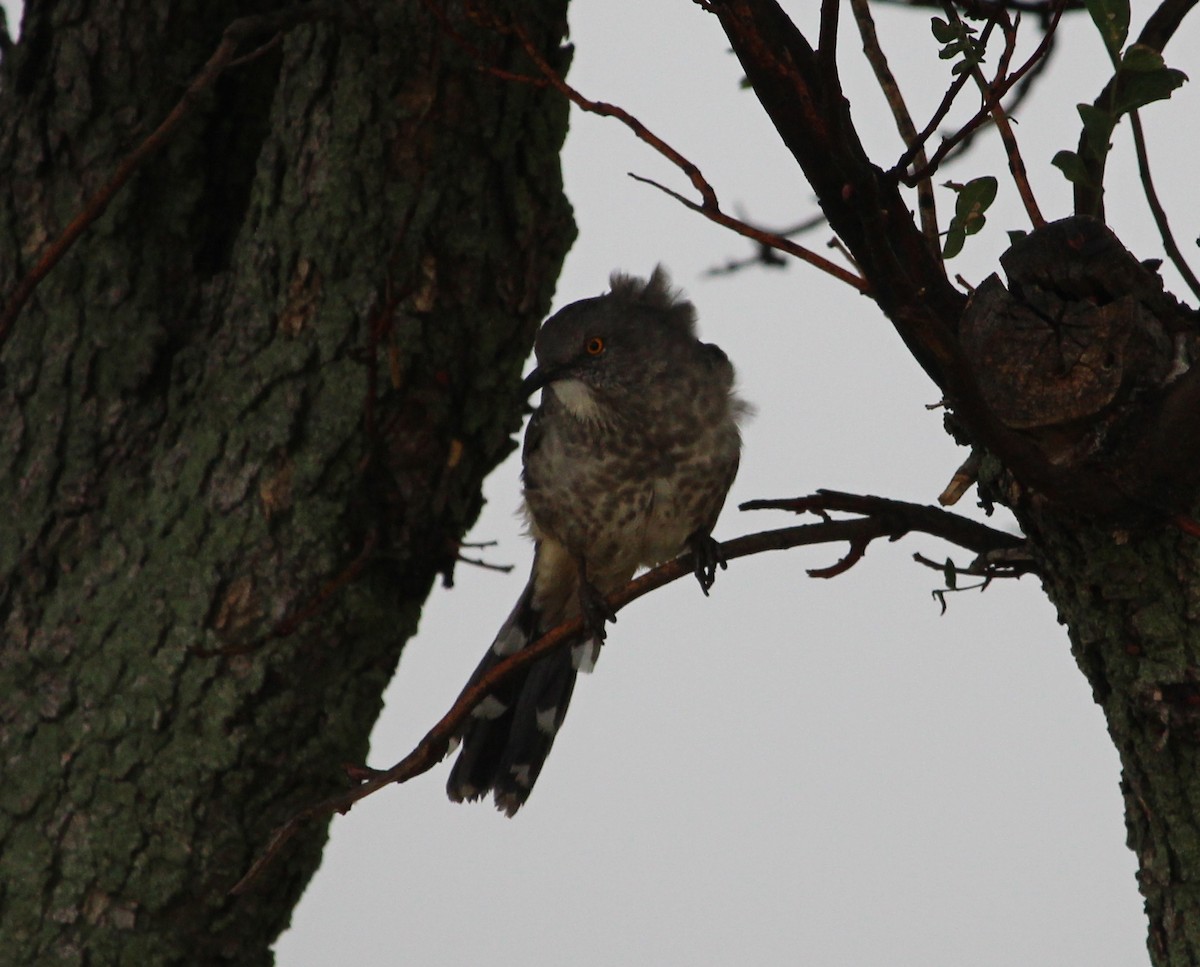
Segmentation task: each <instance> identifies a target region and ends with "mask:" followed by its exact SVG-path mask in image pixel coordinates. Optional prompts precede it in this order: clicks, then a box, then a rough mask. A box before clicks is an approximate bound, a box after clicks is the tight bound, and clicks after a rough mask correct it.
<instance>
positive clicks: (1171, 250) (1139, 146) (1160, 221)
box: [1129, 111, 1200, 298]
mask: <svg viewBox="0 0 1200 967" xmlns="http://www.w3.org/2000/svg"><path fill="white" fill-rule="evenodd" d="M1129 123H1130V126H1131V127H1132V128H1133V147H1134V152H1135V153H1136V154H1137V164H1138V175H1139V176H1140V177H1141V179H1142V188H1143V190H1144V191H1145V192H1146V203H1147V204H1148V205H1149V206H1150V212H1151V214H1153V215H1154V224H1155V225H1157V226H1158V234H1159V236H1160V237H1161V238H1162V243H1163V250H1164V251H1165V252H1166V253H1167V258H1169V259H1170V260H1171V264H1172V265H1174V266H1175V268H1176V270H1177V271H1178V272H1179V274H1180V275H1181V276H1182V277H1183V281H1184V282H1185V283H1187V287H1188V288H1189V289H1191V290H1192V294H1193V295H1194V296H1196V297H1197V298H1200V281H1197V279H1196V276H1195V274H1194V273H1193V272H1192V269H1191V266H1189V265H1188V264H1187V260H1186V259H1184V257H1183V253H1182V252H1181V251H1180V250H1179V246H1178V245H1177V244H1176V243H1175V236H1174V235H1173V234H1171V225H1170V223H1169V222H1168V221H1167V213H1166V211H1165V210H1164V209H1163V206H1162V202H1160V201H1159V200H1158V192H1157V191H1156V190H1155V188H1154V181H1153V179H1152V178H1151V177H1150V155H1149V153H1148V152H1147V151H1146V134H1145V132H1144V131H1143V130H1142V119H1141V117H1140V116H1139V115H1138V112H1137V111H1130V112H1129Z"/></svg>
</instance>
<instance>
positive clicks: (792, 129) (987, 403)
mask: <svg viewBox="0 0 1200 967" xmlns="http://www.w3.org/2000/svg"><path fill="white" fill-rule="evenodd" d="M1191 6H1192V4H1191V3H1189V2H1184V3H1164V4H1163V5H1162V6H1161V7H1160V8H1159V12H1158V13H1156V14H1155V15H1154V16H1153V17H1151V18H1150V22H1149V23H1148V25H1147V27H1146V28H1145V30H1144V31H1143V34H1142V36H1141V37H1140V38H1139V39H1140V42H1141V43H1143V44H1148V45H1150V46H1151V47H1152V48H1153V49H1156V50H1161V49H1162V47H1163V46H1164V45H1165V43H1166V42H1167V40H1168V39H1169V38H1170V37H1171V36H1172V34H1173V32H1174V29H1175V27H1177V26H1178V24H1179V21H1181V20H1182V18H1183V16H1184V15H1185V14H1186V13H1187V11H1188V10H1190V9H1191ZM713 9H714V11H715V12H716V14H717V16H718V17H719V18H720V20H721V24H722V26H723V27H724V29H725V32H726V34H727V35H728V37H729V39H730V42H731V44H732V46H733V49H734V52H735V53H736V54H737V56H738V57H739V59H740V61H741V63H742V66H743V67H744V68H745V70H746V75H747V79H748V81H749V82H750V84H751V86H752V87H753V88H754V91H755V93H756V94H757V96H758V98H759V100H760V102H761V103H762V105H763V107H764V109H765V110H766V111H767V113H768V115H770V117H771V120H772V122H773V123H774V125H775V127H776V130H777V131H778V132H779V134H780V137H781V139H782V140H783V141H784V143H785V144H787V146H788V147H789V149H790V150H791V151H792V153H793V155H794V156H795V158H796V160H797V163H798V164H799V165H800V167H801V168H802V169H803V170H804V173H805V176H806V177H807V179H808V181H809V183H810V184H812V186H813V188H814V190H815V191H816V192H817V194H818V198H819V200H820V203H821V207H822V209H823V211H824V213H825V215H826V217H827V218H828V219H829V223H830V225H831V226H832V228H833V229H834V230H835V232H836V233H837V234H838V236H839V237H840V238H841V239H842V240H843V241H844V242H845V244H846V246H847V248H848V249H849V250H850V252H851V253H852V255H853V256H854V259H855V262H856V264H857V266H858V267H859V268H860V269H861V271H862V273H863V276H864V277H865V279H866V280H867V282H868V283H869V286H870V288H871V293H870V294H871V295H872V297H873V298H874V299H875V300H876V301H877V302H878V304H879V306H880V308H881V309H882V310H883V311H884V312H885V313H886V314H887V316H888V317H889V319H890V320H891V322H892V323H893V325H894V326H895V327H896V329H897V331H898V332H899V334H900V335H901V337H902V338H903V339H904V340H905V342H906V344H907V345H908V346H909V348H910V350H911V351H912V353H913V356H914V357H915V359H916V361H917V362H918V363H920V364H921V365H922V367H923V368H924V369H925V371H926V372H927V373H928V374H929V375H930V377H931V378H932V379H933V380H934V382H935V383H936V384H937V385H938V387H939V388H940V389H941V391H942V392H943V393H944V394H945V399H946V403H947V406H948V408H949V409H950V411H951V413H952V416H951V417H950V420H949V423H950V425H951V426H952V428H953V429H954V431H955V433H956V435H957V436H958V437H959V438H960V440H961V441H962V442H965V443H969V444H971V445H972V446H973V447H975V448H976V449H977V450H978V452H979V453H980V454H986V457H985V458H984V459H983V461H982V465H983V470H982V473H981V476H980V491H981V493H982V494H984V495H985V497H986V498H989V499H992V500H994V501H996V502H1003V503H1005V504H1007V505H1008V506H1009V507H1011V508H1012V509H1013V511H1014V513H1015V514H1016V515H1017V518H1018V520H1019V521H1020V522H1021V525H1022V527H1023V529H1024V531H1025V534H1026V536H1027V538H1028V549H1029V552H1030V553H1031V555H1032V556H1033V557H1034V558H1035V559H1036V560H1037V561H1038V564H1039V570H1040V572H1041V575H1042V579H1043V584H1044V587H1045V589H1046V592H1047V594H1048V595H1049V597H1050V598H1051V600H1052V601H1053V602H1054V604H1055V605H1056V606H1057V608H1058V611H1059V615H1060V618H1061V620H1062V621H1063V623H1064V624H1066V626H1067V628H1068V631H1069V634H1070V638H1071V642H1072V648H1073V651H1074V654H1075V657H1076V660H1077V661H1078V663H1079V667H1080V668H1081V669H1082V671H1083V672H1084V674H1085V675H1086V676H1087V678H1088V681H1089V682H1090V683H1091V686H1092V689H1093V693H1094V695H1095V698H1096V701H1097V702H1098V703H1099V704H1100V705H1101V706H1102V707H1103V709H1104V712H1105V715H1106V717H1107V721H1108V727H1109V732H1110V734H1111V736H1112V739H1113V742H1114V743H1115V745H1116V747H1117V750H1118V752H1119V754H1120V756H1121V761H1122V765H1123V777H1122V789H1123V791H1124V795H1125V802H1126V824H1127V827H1128V830H1129V845H1130V847H1131V848H1132V849H1133V850H1134V852H1135V853H1136V854H1137V857H1138V861H1139V864H1140V872H1139V883H1140V887H1141V890H1142V893H1143V895H1144V896H1145V898H1146V911H1147V914H1148V917H1149V921H1150V931H1149V949H1150V955H1151V959H1152V961H1153V963H1155V964H1156V965H1160V967H1167V965H1170V967H1196V965H1198V964H1200V537H1198V536H1197V535H1198V534H1200V524H1197V523H1196V519H1197V516H1198V513H1197V506H1198V504H1197V495H1198V489H1200V419H1198V418H1197V412H1198V407H1200V320H1198V319H1197V313H1196V312H1195V310H1191V309H1188V308H1186V307H1184V306H1181V305H1179V304H1178V303H1177V302H1176V301H1175V300H1174V299H1173V298H1172V297H1171V296H1169V295H1167V294H1165V293H1164V292H1163V287H1162V280H1161V279H1160V278H1159V277H1158V275H1157V273H1156V271H1155V270H1154V269H1153V268H1152V267H1149V266H1147V265H1145V264H1143V263H1141V262H1139V261H1138V259H1137V258H1135V257H1134V255H1131V254H1130V253H1128V252H1126V251H1125V249H1124V248H1123V246H1121V244H1120V243H1119V242H1118V240H1117V239H1116V237H1115V236H1113V235H1112V234H1111V232H1109V231H1108V230H1107V229H1106V228H1105V227H1104V226H1102V225H1101V224H1100V223H1098V222H1096V221H1094V220H1092V219H1090V218H1081V217H1075V218H1067V219H1062V220H1060V221H1057V222H1051V223H1049V224H1042V223H1041V219H1040V217H1035V216H1034V215H1033V214H1032V213H1031V221H1032V222H1033V223H1034V226H1035V229H1034V231H1032V232H1031V233H1030V234H1029V235H1028V237H1027V238H1026V239H1025V240H1022V241H1017V242H1015V243H1014V245H1013V246H1012V248H1011V249H1010V250H1009V252H1008V253H1007V254H1006V255H1005V256H1004V258H1003V259H1002V263H1003V268H1004V270H1005V274H1006V276H1007V279H1008V282H1007V285H1006V284H1005V283H1003V282H1001V280H1000V278H999V276H998V275H994V276H992V277H990V278H989V279H987V280H985V281H984V282H983V283H982V284H981V285H980V286H979V287H978V288H977V289H975V290H974V291H973V292H972V293H971V294H970V297H969V298H968V297H966V296H965V295H963V294H961V293H958V292H957V291H956V290H955V289H954V286H953V285H952V284H951V282H950V280H949V277H948V275H947V272H946V270H945V267H944V266H943V265H942V263H941V260H940V259H939V258H938V257H937V256H936V254H934V253H933V251H932V249H931V247H930V246H929V245H928V244H925V240H924V239H923V237H922V236H921V234H920V232H919V230H918V228H917V226H916V224H915V223H914V220H913V218H912V216H911V213H910V212H909V210H908V202H907V200H906V198H905V197H904V196H903V195H902V194H901V191H900V185H899V179H898V177H897V176H896V175H895V174H894V173H889V172H885V171H884V170H882V169H881V168H880V167H879V166H877V165H876V164H874V163H873V162H872V161H871V160H870V159H869V158H868V156H867V153H866V151H865V150H864V149H863V147H862V145H861V143H860V141H859V137H858V132H857V131H856V130H855V127H854V123H853V120H852V118H851V114H850V109H849V103H848V101H847V99H846V97H845V94H844V93H843V91H842V88H841V82H840V80H839V77H838V71H837V63H836V58H835V54H834V50H835V46H834V41H835V39H836V35H837V30H838V17H837V14H838V10H839V5H838V4H836V3H829V4H822V17H821V28H820V37H819V41H820V42H819V43H818V44H817V45H814V44H812V43H811V41H810V39H809V38H808V37H806V36H805V35H803V34H802V33H801V31H799V30H798V29H797V28H796V27H795V26H794V25H793V24H792V22H791V21H790V20H789V19H788V17H787V15H786V14H785V13H784V12H783V10H782V9H781V8H780V7H779V5H778V4H777V3H776V2H775V0H714V3H713ZM1164 24H1166V26H1163V25H1164ZM1160 28H1161V29H1160ZM1085 805H1086V804H1081V808H1082V807H1083V806H1085Z"/></svg>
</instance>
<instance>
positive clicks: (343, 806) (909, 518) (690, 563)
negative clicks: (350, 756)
mask: <svg viewBox="0 0 1200 967" xmlns="http://www.w3.org/2000/svg"><path fill="white" fill-rule="evenodd" d="M742 507H743V509H747V508H759V507H783V508H784V509H787V510H793V511H796V512H798V513H804V512H811V513H816V514H819V515H821V516H822V517H823V518H824V517H826V511H829V510H833V511H847V512H850V513H854V514H860V515H863V516H860V517H858V518H856V519H854V520H828V519H823V520H822V522H821V523H819V524H802V525H800V526H797V527H784V528H780V529H778V530H770V531H762V532H760V533H757V534H749V535H747V536H745V537H739V538H735V539H734V540H731V541H726V542H725V543H724V544H722V545H720V553H721V557H722V559H724V560H726V561H732V560H735V559H737V558H740V557H748V556H750V555H752V554H760V553H763V552H764V551H782V550H787V549H788V548H792V547H799V546H802V545H807V544H830V543H840V542H842V541H846V542H848V543H849V544H850V547H851V550H850V553H849V554H848V555H847V556H846V557H845V558H843V560H842V561H841V562H839V563H838V564H836V565H834V566H833V568H826V569H824V571H821V570H819V569H818V570H817V571H816V572H810V573H813V574H814V576H816V577H832V576H833V574H834V573H841V572H844V571H846V570H848V569H849V568H850V567H851V566H852V565H853V564H854V563H856V562H857V561H858V560H860V559H861V558H862V555H863V552H864V551H865V548H866V546H867V545H868V544H869V543H870V542H871V541H873V540H876V539H878V538H881V537H885V538H887V539H888V540H893V541H894V540H898V539H899V538H901V537H903V536H904V535H905V534H906V533H909V532H910V531H921V532H924V533H928V534H932V535H933V536H935V537H941V538H943V539H944V540H948V541H950V542H951V543H954V544H958V545H959V546H961V547H965V548H967V549H968V550H972V551H975V552H977V553H983V552H984V551H985V550H989V549H997V550H1003V549H1006V548H1012V547H1015V546H1019V545H1020V544H1021V540H1020V538H1017V537H1015V536H1013V535H1011V534H1006V533H1004V532H1003V531H998V530H995V529H993V528H990V527H987V526H986V525H984V524H979V523H977V522H975V521H972V520H968V519H967V518H965V517H958V516H956V515H955V514H951V513H949V512H947V511H944V510H938V509H937V508H935V507H925V506H923V505H921V504H909V503H905V502H903V501H898V500H887V499H885V498H882V497H869V496H858V495H855V494H843V493H838V492H835V491H818V492H817V493H816V494H813V495H811V496H809V497H801V498H793V499H791V500H787V501H769V500H768V501H751V502H750V503H749V504H743V505H742ZM694 571H695V560H694V555H693V554H684V555H682V556H681V557H677V558H675V559H674V560H672V561H668V562H667V563H666V564H662V565H660V566H659V567H656V568H654V570H652V571H648V572H646V573H645V574H642V575H640V576H639V577H636V578H634V579H633V580H632V581H630V582H629V583H628V584H627V585H625V587H624V588H622V589H621V590H619V591H616V592H614V593H613V594H610V595H609V596H608V597H607V598H606V599H605V600H606V601H607V603H608V605H609V607H610V608H611V609H612V610H613V611H619V610H620V609H621V608H623V607H625V606H626V605H627V604H630V603H631V602H633V601H636V600H637V599H638V598H640V597H642V596H644V595H646V594H649V593H650V592H651V591H654V590H657V589H658V588H661V587H663V586H664V585H667V584H670V583H671V582H672V581H676V580H678V579H679V578H681V577H684V576H686V575H690V574H692V573H694ZM583 630H584V629H583V619H582V618H573V619H572V620H570V621H565V622H563V623H562V624H560V625H559V626H558V627H556V628H554V629H552V630H551V631H549V632H547V633H546V634H544V635H543V636H542V637H541V638H539V639H538V640H537V641H535V642H533V643H532V644H530V645H528V646H527V647H525V648H523V649H522V650H521V651H518V652H516V653H515V654H513V655H510V656H508V657H507V658H506V659H504V661H502V662H499V663H498V664H497V665H496V666H495V667H494V668H492V669H491V670H490V671H488V672H487V673H485V674H484V675H482V676H481V677H480V678H479V680H478V681H477V682H475V683H474V684H471V685H468V686H467V687H466V688H464V689H463V690H462V692H461V693H460V694H459V696H458V698H457V699H455V701H454V704H453V705H452V706H451V707H450V710H449V711H448V712H446V714H445V715H443V716H442V718H441V719H439V720H438V722H437V724H435V725H434V726H433V728H431V729H430V730H429V731H428V732H427V733H426V734H425V736H424V737H423V738H422V739H421V741H420V742H418V743H417V745H416V747H415V748H414V749H413V750H412V751H411V752H410V753H409V754H408V755H406V756H405V757H404V758H403V759H401V760H400V761H399V762H397V763H396V764H395V765H394V766H392V767H391V768H390V769H384V770H375V769H370V768H366V767H361V766H356V767H353V768H352V769H348V770H347V773H348V775H349V776H350V777H351V778H352V779H357V780H360V782H359V784H358V785H356V786H354V787H353V788H352V789H348V790H346V791H345V792H343V793H340V794H338V795H336V796H331V797H329V798H328V799H324V800H322V801H321V802H318V803H314V804H312V805H311V806H308V807H307V808H305V809H302V810H300V811H299V812H298V813H296V814H295V815H294V816H292V818H291V819H289V820H288V821H287V822H286V823H284V824H283V825H282V826H280V827H279V828H278V829H276V830H275V832H274V834H273V835H272V836H271V840H270V842H269V843H268V844H267V847H266V849H265V850H264V851H263V853H262V855H261V856H259V857H258V859H257V860H255V862H254V864H253V865H252V866H251V867H250V869H249V870H247V872H246V874H245V875H244V876H243V877H242V878H241V880H239V881H238V882H237V884H235V885H234V887H233V889H232V891H231V892H232V893H234V894H241V893H245V892H246V891H247V890H248V889H250V887H251V886H252V885H253V884H254V882H255V881H256V880H257V879H258V878H259V877H260V876H261V875H262V873H263V871H264V870H266V868H267V867H268V866H269V865H270V864H271V863H272V861H273V860H274V859H275V858H276V857H277V856H278V855H279V853H280V851H281V850H282V849H283V847H284V846H285V845H286V844H287V842H288V841H289V840H290V839H291V838H292V837H293V836H295V834H296V833H297V832H299V831H300V830H301V829H302V828H303V827H304V826H305V825H307V824H308V823H309V822H312V821H313V820H316V819H323V818H325V817H326V816H329V815H331V814H333V813H335V812H336V813H346V812H348V811H349V810H350V809H351V807H353V805H354V804H355V803H356V802H358V801H359V800H360V799H365V798H366V797H367V796H369V795H371V794H372V793H375V792H378V791H379V790H380V789H382V788H383V787H384V786H389V785H392V784H393V783H402V782H407V781H408V780H409V779H412V778H414V777H415V776H419V775H421V774H423V773H425V772H428V771H429V770H430V769H432V768H433V767H434V766H435V765H437V764H438V763H439V762H441V761H442V759H444V758H445V757H446V756H447V755H448V754H449V753H450V751H451V748H452V745H453V742H454V739H455V736H456V735H457V734H458V732H459V730H460V729H461V728H462V726H463V724H464V723H465V722H466V721H467V718H468V717H469V716H470V714H471V710H472V709H473V708H475V706H476V705H478V704H479V703H480V702H482V701H483V700H484V699H485V698H486V697H487V696H488V695H489V694H490V693H491V692H493V691H494V690H495V689H496V687H497V686H498V685H500V684H501V683H502V682H504V681H506V680H508V679H509V678H511V677H512V676H514V675H515V674H516V673H517V672H518V671H519V670H520V669H521V668H524V667H525V666H526V665H528V664H530V663H531V662H534V661H537V660H538V659H539V658H541V657H542V656H543V655H545V654H547V653H548V652H550V651H551V650H553V649H555V648H559V647H563V646H565V645H566V644H568V643H569V642H570V641H572V640H573V639H576V638H578V637H579V636H580V635H581V634H582V633H583Z"/></svg>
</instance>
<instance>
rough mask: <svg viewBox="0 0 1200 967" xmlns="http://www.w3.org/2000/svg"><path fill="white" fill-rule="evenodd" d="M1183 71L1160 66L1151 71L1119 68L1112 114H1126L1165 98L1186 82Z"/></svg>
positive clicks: (1186, 77) (1185, 75)
mask: <svg viewBox="0 0 1200 967" xmlns="http://www.w3.org/2000/svg"><path fill="white" fill-rule="evenodd" d="M1187 79H1188V76H1187V74H1185V73H1184V72H1183V71H1180V70H1175V69H1174V68H1172V67H1162V68H1159V69H1158V70H1151V71H1127V70H1124V69H1122V70H1120V71H1118V73H1117V89H1116V94H1115V96H1114V97H1113V105H1112V110H1113V113H1114V114H1117V115H1121V114H1128V113H1129V112H1130V111H1136V110H1137V109H1138V108H1139V107H1144V106H1145V105H1147V104H1152V103H1153V102H1154V101H1162V100H1166V99H1167V98H1168V97H1170V96H1171V94H1172V93H1173V92H1174V91H1176V90H1177V89H1178V88H1180V87H1182V86H1183V85H1184V84H1185V83H1186V82H1187Z"/></svg>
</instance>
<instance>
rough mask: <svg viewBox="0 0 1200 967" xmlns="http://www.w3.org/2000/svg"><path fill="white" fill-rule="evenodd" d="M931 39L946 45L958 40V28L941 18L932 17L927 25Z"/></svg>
mask: <svg viewBox="0 0 1200 967" xmlns="http://www.w3.org/2000/svg"><path fill="white" fill-rule="evenodd" d="M929 28H930V29H931V30H932V31H933V37H934V39H935V40H936V41H937V42H938V43H939V44H948V43H950V42H951V41H952V40H957V39H958V28H957V27H955V26H954V25H953V24H952V23H950V22H949V21H946V20H943V19H942V18H941V17H934V18H933V20H931V21H930V23H929Z"/></svg>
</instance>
